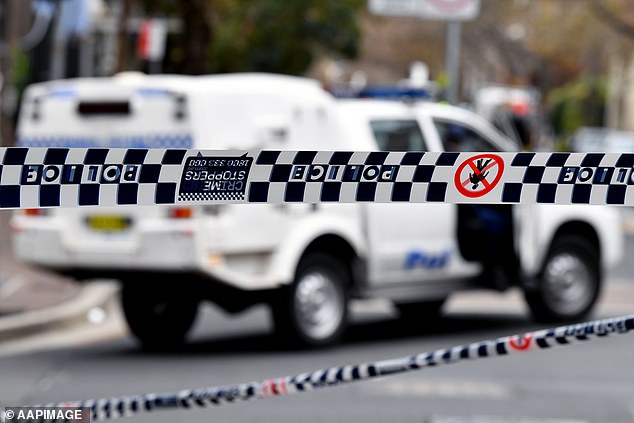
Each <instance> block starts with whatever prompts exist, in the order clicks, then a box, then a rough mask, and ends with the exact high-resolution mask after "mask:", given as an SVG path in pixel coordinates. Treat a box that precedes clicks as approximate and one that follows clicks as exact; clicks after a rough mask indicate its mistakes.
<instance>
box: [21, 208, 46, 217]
mask: <svg viewBox="0 0 634 423" xmlns="http://www.w3.org/2000/svg"><path fill="white" fill-rule="evenodd" d="M22 213H23V214H24V215H25V216H47V215H48V210H46V209H24V210H22Z"/></svg>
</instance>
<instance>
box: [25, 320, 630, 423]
mask: <svg viewBox="0 0 634 423" xmlns="http://www.w3.org/2000/svg"><path fill="white" fill-rule="evenodd" d="M632 329H634V315H629V316H623V317H616V318H610V319H603V320H596V321H593V322H586V323H579V324H575V325H568V326H560V327H557V328H552V329H544V330H539V331H536V332H527V333H524V334H522V335H514V336H508V337H503V338H498V339H495V340H487V341H482V342H475V343H472V344H468V345H460V346H455V347H452V348H446V349H439V350H436V351H433V352H425V353H420V354H415V355H411V356H406V357H400V358H395V359H389V360H382V361H376V362H374V363H366V364H357V365H349V366H342V367H332V368H329V369H322V370H317V371H313V372H309V373H302V374H299V375H295V376H287V377H281V378H277V379H270V380H265V381H261V382H249V383H243V384H239V385H233V386H221V387H209V388H200V389H186V390H182V391H179V392H173V393H157V394H144V395H137V396H126V397H118V398H101V399H93V400H88V401H71V402H63V403H52V404H45V405H39V406H35V407H75V408H79V407H82V408H84V407H85V408H89V409H90V410H91V413H92V419H93V420H94V421H97V420H106V419H112V418H119V417H127V416H131V415H133V414H136V413H140V412H150V411H158V410H163V409H176V408H185V409H189V408H193V407H197V406H198V407H205V406H207V405H223V404H229V403H235V402H237V401H238V400H249V399H255V398H265V397H275V396H283V395H290V394H295V393H299V392H308V391H311V390H314V389H318V388H325V387H331V386H337V385H343V384H348V383H352V382H357V381H362V380H368V379H373V378H377V377H382V376H388V375H393V374H399V373H405V372H411V371H414V370H420V369H424V368H427V367H434V366H440V365H443V364H453V363H457V362H459V361H463V360H475V359H481V358H487V357H499V356H503V355H508V354H515V353H521V352H528V351H539V350H545V349H551V348H554V347H560V346H566V345H571V344H575V343H579V342H582V341H589V340H593V339H601V338H603V337H606V336H608V335H610V334H624V333H628V332H630V331H631V330H632Z"/></svg>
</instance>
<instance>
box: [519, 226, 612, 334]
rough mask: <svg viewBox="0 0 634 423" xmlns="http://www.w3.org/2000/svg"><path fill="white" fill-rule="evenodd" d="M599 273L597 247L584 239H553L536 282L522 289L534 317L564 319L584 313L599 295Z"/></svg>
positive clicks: (551, 320)
mask: <svg viewBox="0 0 634 423" xmlns="http://www.w3.org/2000/svg"><path fill="white" fill-rule="evenodd" d="M600 288H601V277H600V271H599V254H598V251H597V248H596V247H595V246H594V245H593V244H592V243H590V242H589V241H587V240H586V239H584V238H582V237H579V236H574V235H566V236H562V237H560V238H558V239H555V241H554V242H553V245H552V247H551V249H550V252H549V253H548V256H547V258H546V261H545V262H544V266H543V268H542V271H541V273H540V277H539V281H538V283H537V286H536V287H535V288H533V289H528V290H526V292H525V296H526V301H527V303H528V306H529V308H530V310H531V312H532V314H533V317H534V318H535V320H537V321H539V322H566V321H572V320H578V319H580V318H582V317H584V316H586V315H587V314H588V313H589V312H590V310H591V309H592V307H593V306H594V304H595V303H596V301H597V298H598V297H599V292H600Z"/></svg>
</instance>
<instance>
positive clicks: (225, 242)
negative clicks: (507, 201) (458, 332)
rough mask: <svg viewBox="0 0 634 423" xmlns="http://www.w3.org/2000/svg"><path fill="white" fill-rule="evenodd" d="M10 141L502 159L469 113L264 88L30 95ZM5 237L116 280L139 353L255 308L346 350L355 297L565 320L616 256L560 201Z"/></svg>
mask: <svg viewBox="0 0 634 423" xmlns="http://www.w3.org/2000/svg"><path fill="white" fill-rule="evenodd" d="M18 135H19V143H20V145H23V146H62V145H64V146H82V147H86V146H117V147H176V148H196V149H236V150H245V149H258V148H264V149H267V148H268V149H275V150H287V149H289V150H293V149H298V150H345V151H374V150H384V151H446V150H454V151H488V152H491V151H513V150H514V144H513V143H512V142H510V141H509V140H508V139H507V138H505V137H504V136H502V135H501V134H500V133H498V132H497V131H496V130H495V129H494V128H493V127H492V126H491V125H490V124H488V123H487V122H486V121H485V120H483V119H482V118H480V117H478V116H477V115H475V114H474V113H472V112H470V111H468V110H464V109H461V108H457V107H452V106H449V105H442V104H435V103H432V102H413V103H412V102H408V103H403V102H399V101H387V100H373V99H349V100H337V99H334V98H333V97H331V96H330V95H329V94H328V93H326V92H325V91H323V90H322V89H321V87H320V86H319V85H318V84H317V83H316V82H314V81H311V80H308V79H302V78H295V77H284V76H275V75H258V74H240V75H217V76H204V77H187V76H170V77H167V76H134V77H132V78H130V77H113V78H101V79H79V80H66V81H55V82H50V83H43V84H37V85H34V86H31V87H30V88H29V89H28V90H27V92H26V97H25V101H24V104H23V107H22V111H21V117H20V122H19V126H18ZM491 222H493V224H492V223H491ZM12 228H13V235H14V236H13V240H14V248H15V252H16V254H17V256H18V257H20V258H22V259H23V260H25V261H28V262H30V263H34V264H37V265H40V266H44V267H47V268H49V269H52V270H55V271H58V272H62V273H65V274H70V275H73V276H75V277H76V278H77V279H79V280H90V279H91V278H94V277H99V278H103V277H114V278H118V279H119V280H120V281H121V283H122V306H123V311H124V313H125V317H126V319H127V322H128V324H129V326H130V329H131V331H132V333H133V334H134V335H136V337H138V338H139V339H140V341H141V342H142V343H143V344H144V345H145V346H147V347H151V348H158V347H163V346H165V345H172V344H173V343H175V342H179V341H181V340H183V338H184V337H185V335H186V333H187V332H188V330H189V329H190V327H191V326H192V324H193V322H194V320H195V316H196V313H197V309H198V306H199V303H200V302H201V301H204V300H208V301H212V302H214V303H215V304H217V305H219V306H220V307H222V308H223V309H225V310H226V311H228V312H239V311H241V310H244V309H245V308H247V307H249V306H251V305H253V304H256V303H267V304H269V305H270V306H271V310H272V315H273V319H274V323H275V328H276V331H277V332H278V333H279V334H281V335H283V336H284V337H285V338H286V339H293V340H296V341H299V342H300V343H302V344H305V345H309V346H321V345H327V344H332V343H334V342H336V341H337V340H339V339H340V337H341V335H342V334H343V332H344V329H345V327H346V323H347V321H348V307H347V305H348V301H349V300H350V299H351V298H387V299H390V300H392V301H394V303H395V304H396V306H397V307H398V308H399V310H400V311H401V312H402V313H403V314H404V315H415V316H418V317H419V318H420V319H430V318H433V316H434V315H435V314H437V313H439V312H440V311H441V309H442V305H443V303H444V302H445V301H446V299H447V298H448V297H449V296H450V295H451V294H452V293H454V292H457V291H460V290H465V289H471V288H482V287H486V288H492V289H497V290H504V289H506V288H509V287H512V286H519V287H521V288H522V289H524V291H525V295H526V300H527V302H528V305H529V306H530V309H531V311H532V313H533V316H534V317H535V318H536V319H538V320H548V321H568V320H575V319H578V318H580V317H582V316H584V315H585V314H587V313H588V312H589V311H590V310H591V309H592V307H593V306H594V304H595V302H596V300H597V298H598V295H599V292H600V289H601V283H602V280H603V275H604V273H605V271H606V270H608V269H609V268H610V267H611V266H612V265H613V264H614V263H615V262H617V261H618V259H619V258H620V256H621V253H622V243H623V239H622V234H621V227H620V223H619V220H618V215H617V213H616V212H615V211H614V210H612V209H609V208H606V207H596V206H594V207H591V206H574V207H572V206H557V205H525V206H524V205H522V206H509V205H504V206H502V205H500V206H482V207H479V208H478V207H474V206H468V205H461V206H459V205H455V204H429V203H423V204H415V203H393V204H374V203H370V204H368V203H357V204H318V205H310V204H291V203H286V204H270V205H269V204H260V205H244V204H243V205H209V206H201V207H158V206H157V207H122V208H112V209H107V208H99V209H94V208H79V209H68V210H64V209H50V210H36V211H33V210H29V211H26V212H18V213H16V214H15V216H14V218H13V220H12ZM491 228H493V232H491V231H490V229H491Z"/></svg>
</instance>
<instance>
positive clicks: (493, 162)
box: [454, 154, 504, 198]
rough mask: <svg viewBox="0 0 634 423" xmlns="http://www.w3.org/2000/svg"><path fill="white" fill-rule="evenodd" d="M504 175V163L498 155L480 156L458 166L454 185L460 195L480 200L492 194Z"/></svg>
mask: <svg viewBox="0 0 634 423" xmlns="http://www.w3.org/2000/svg"><path fill="white" fill-rule="evenodd" d="M502 173H504V161H503V160H502V158H501V157H500V156H498V155H497V154H479V155H477V156H474V157H470V158H468V159H467V160H465V161H464V162H462V163H461V164H460V166H458V170H456V175H455V176H454V184H455V185H456V188H457V189H458V192H460V194H462V195H464V196H465V197H469V198H478V197H482V196H483V195H486V194H488V193H489V192H491V190H492V189H493V188H495V186H496V185H497V184H498V182H500V179H501V178H502Z"/></svg>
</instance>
